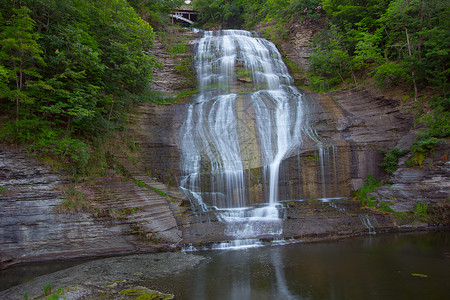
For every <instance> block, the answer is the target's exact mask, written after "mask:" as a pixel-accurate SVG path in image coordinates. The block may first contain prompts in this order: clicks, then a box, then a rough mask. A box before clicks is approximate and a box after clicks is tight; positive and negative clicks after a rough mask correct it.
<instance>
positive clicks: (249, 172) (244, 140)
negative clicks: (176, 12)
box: [180, 30, 339, 239]
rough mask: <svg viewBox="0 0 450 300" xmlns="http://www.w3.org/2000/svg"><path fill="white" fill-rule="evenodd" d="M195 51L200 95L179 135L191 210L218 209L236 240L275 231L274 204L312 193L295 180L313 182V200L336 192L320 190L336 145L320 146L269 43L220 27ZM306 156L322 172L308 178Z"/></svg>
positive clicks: (332, 165)
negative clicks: (303, 188)
mask: <svg viewBox="0 0 450 300" xmlns="http://www.w3.org/2000/svg"><path fill="white" fill-rule="evenodd" d="M196 49H197V52H196V69H197V74H198V81H199V86H200V92H199V94H198V95H197V97H195V99H194V101H193V103H191V104H190V105H189V107H188V110H187V113H186V117H185V122H184V124H183V126H182V130H181V136H180V140H181V150H182V165H181V171H182V176H183V177H182V181H181V188H182V190H183V191H184V192H185V194H186V195H187V196H188V197H189V199H190V200H191V202H192V204H193V207H194V208H195V210H196V211H197V212H206V211H212V210H214V211H216V213H217V218H218V219H219V220H220V221H222V222H224V223H225V224H227V225H226V230H225V234H226V235H228V236H231V237H233V238H235V239H242V238H253V237H257V236H267V235H270V236H272V235H273V236H276V235H280V234H281V233H282V226H281V218H280V214H281V212H280V210H279V207H280V205H279V202H280V201H281V200H297V199H301V197H302V195H303V194H311V195H312V194H314V193H313V192H312V191H311V189H312V188H313V187H311V188H310V187H308V188H307V189H306V190H300V191H299V190H298V189H296V185H297V184H299V183H301V182H308V184H309V183H311V184H313V185H314V188H315V189H316V190H317V191H318V195H317V196H318V198H326V197H335V196H337V195H339V191H333V192H331V193H330V192H329V189H326V188H325V184H328V183H331V184H334V185H336V186H337V184H336V182H333V183H332V182H330V178H334V180H335V181H337V180H338V178H337V176H332V174H331V173H333V172H335V173H336V166H337V162H336V159H337V158H338V154H337V153H338V149H337V147H334V146H325V145H324V144H323V142H321V141H320V138H319V137H318V135H317V133H316V132H315V130H314V129H313V128H312V127H311V126H310V125H309V121H308V112H309V109H308V107H307V105H305V102H304V101H303V95H302V93H301V92H300V91H299V90H297V89H296V88H295V87H294V86H292V82H293V81H292V78H291V77H290V75H289V73H288V71H287V68H286V66H285V65H284V63H283V61H282V58H281V55H280V53H279V52H278V50H277V49H276V47H275V46H274V44H273V43H270V42H268V41H267V40H264V39H261V38H259V37H257V36H255V35H254V34H252V33H250V32H246V31H240V30H225V31H218V32H205V33H204V36H203V37H202V38H201V39H199V41H198V43H197V45H196ZM305 153H312V154H306V155H311V156H312V161H313V162H314V163H315V164H317V169H318V170H320V171H319V172H318V173H317V174H314V176H315V177H314V178H309V177H308V176H309V175H310V174H304V173H303V172H302V169H303V165H304V164H310V163H311V162H308V161H303V160H304V159H303V158H304V157H305ZM306 157H307V159H309V158H308V156H306ZM305 176H306V177H305ZM317 182H320V184H316V183H317ZM300 186H301V184H300ZM257 204H258V205H262V207H255V205H257Z"/></svg>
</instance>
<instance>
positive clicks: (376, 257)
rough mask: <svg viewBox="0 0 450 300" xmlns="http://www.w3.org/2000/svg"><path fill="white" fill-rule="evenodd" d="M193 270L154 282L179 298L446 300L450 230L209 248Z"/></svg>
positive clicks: (449, 289) (449, 286)
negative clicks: (234, 248) (204, 260)
mask: <svg viewBox="0 0 450 300" xmlns="http://www.w3.org/2000/svg"><path fill="white" fill-rule="evenodd" d="M198 254H201V255H205V256H208V257H209V258H210V260H209V261H208V262H206V263H203V264H201V265H200V266H199V267H197V268H196V269H195V270H189V271H186V272H184V273H180V274H177V275H174V276H171V277H170V278H166V279H162V280H157V281H154V282H151V283H152V285H154V286H155V287H158V288H159V289H160V290H165V291H170V292H171V293H174V294H175V295H176V299H258V300H262V299H449V298H448V297H450V233H448V232H444V233H414V234H388V235H383V236H369V237H367V236H364V237H358V238H352V239H345V240H339V241H332V242H320V243H309V244H302V243H299V244H291V245H284V246H272V247H263V248H251V249H246V250H228V251H223V250H222V251H206V252H198Z"/></svg>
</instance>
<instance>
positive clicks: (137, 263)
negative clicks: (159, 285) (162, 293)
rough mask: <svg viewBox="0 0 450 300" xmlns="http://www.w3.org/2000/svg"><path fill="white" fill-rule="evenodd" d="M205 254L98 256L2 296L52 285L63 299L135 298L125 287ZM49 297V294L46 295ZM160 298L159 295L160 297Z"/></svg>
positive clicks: (34, 292) (30, 293) (187, 265)
mask: <svg viewBox="0 0 450 300" xmlns="http://www.w3.org/2000/svg"><path fill="white" fill-rule="evenodd" d="M202 260H204V257H202V256H200V255H193V254H186V253H181V252H177V253H174V252H166V253H155V254H141V255H131V256H122V257H111V258H105V259H99V260H95V261H92V262H87V263H83V264H81V265H78V266H75V267H72V268H69V269H65V270H62V271H58V272H55V273H51V274H48V275H43V276H40V277H37V278H35V279H33V280H32V281H29V282H27V283H23V284H20V285H18V286H15V287H13V288H10V289H8V290H6V291H2V292H0V298H1V299H9V300H15V299H24V294H25V293H27V294H28V297H29V299H35V297H39V296H40V295H42V294H43V287H44V286H46V285H48V284H50V285H51V290H52V292H53V293H55V294H56V291H57V290H58V289H60V290H61V292H60V293H59V295H62V291H64V296H65V298H64V299H68V300H69V299H70V300H75V299H99V298H103V299H135V298H136V296H132V295H127V294H126V293H123V291H125V290H126V289H130V288H135V289H136V288H137V287H140V286H144V288H145V289H151V288H152V287H151V286H145V285H147V284H148V282H149V281H151V280H152V279H154V278H161V277H167V276H171V275H173V274H176V273H178V272H181V271H184V270H186V269H190V268H194V267H195V266H196V265H198V264H199V263H200V262H201V261H202ZM44 299H46V297H44ZM158 299H159V298H158Z"/></svg>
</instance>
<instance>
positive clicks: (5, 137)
mask: <svg viewBox="0 0 450 300" xmlns="http://www.w3.org/2000/svg"><path fill="white" fill-rule="evenodd" d="M17 128H19V129H20V130H19V131H16V129H17ZM0 141H4V142H16V143H21V144H25V145H27V146H26V147H25V148H26V149H27V150H28V151H29V152H30V153H31V154H33V155H35V156H40V157H43V158H51V159H54V160H55V162H59V164H60V166H62V167H65V168H66V169H68V170H70V171H71V172H73V173H74V174H78V173H82V172H83V171H84V168H85V167H86V166H87V164H88V161H89V158H90V148H89V146H88V145H87V144H86V143H85V142H83V141H82V140H80V139H77V138H75V137H70V136H67V135H66V134H65V133H64V131H62V130H60V129H58V128H54V127H53V126H52V123H51V122H48V121H43V120H39V119H23V120H20V121H18V122H8V123H6V124H5V125H4V127H3V130H2V132H0Z"/></svg>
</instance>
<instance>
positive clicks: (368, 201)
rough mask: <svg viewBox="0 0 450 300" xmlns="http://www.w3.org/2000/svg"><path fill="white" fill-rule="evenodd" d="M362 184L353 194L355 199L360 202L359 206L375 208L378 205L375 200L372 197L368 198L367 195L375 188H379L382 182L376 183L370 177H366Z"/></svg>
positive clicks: (374, 179)
mask: <svg viewBox="0 0 450 300" xmlns="http://www.w3.org/2000/svg"><path fill="white" fill-rule="evenodd" d="M364 182H365V184H364V185H363V186H362V187H360V188H359V189H358V190H357V191H356V192H355V197H356V198H358V199H359V200H361V202H360V206H368V207H372V206H375V205H376V204H377V203H378V201H377V199H376V198H375V197H374V196H368V195H367V194H369V193H371V192H373V191H374V190H375V189H376V188H377V187H379V186H381V185H382V182H381V181H378V180H377V179H376V178H375V177H373V176H372V175H369V176H367V178H366V179H365V180H364Z"/></svg>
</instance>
